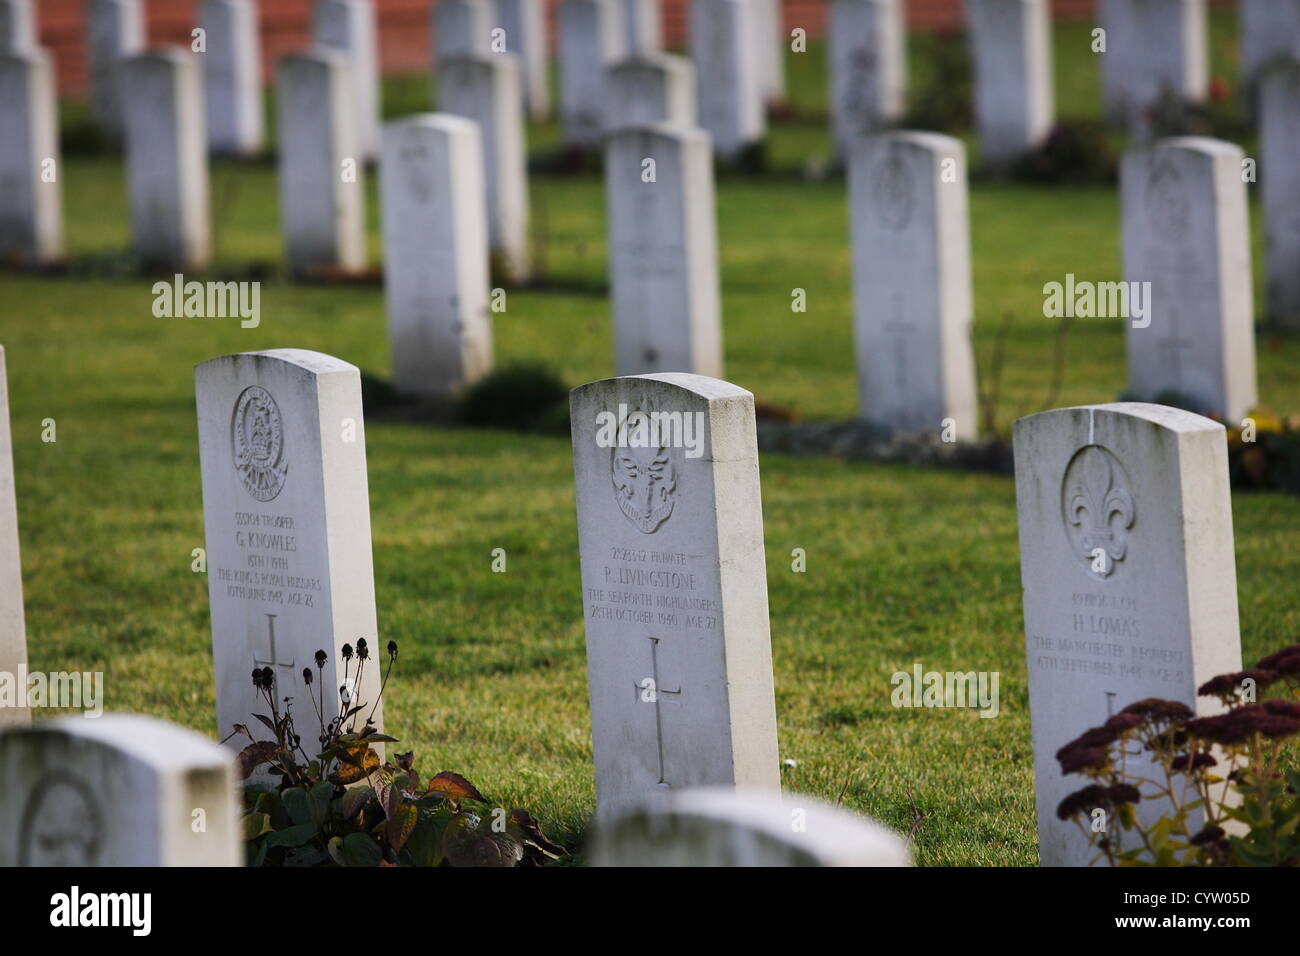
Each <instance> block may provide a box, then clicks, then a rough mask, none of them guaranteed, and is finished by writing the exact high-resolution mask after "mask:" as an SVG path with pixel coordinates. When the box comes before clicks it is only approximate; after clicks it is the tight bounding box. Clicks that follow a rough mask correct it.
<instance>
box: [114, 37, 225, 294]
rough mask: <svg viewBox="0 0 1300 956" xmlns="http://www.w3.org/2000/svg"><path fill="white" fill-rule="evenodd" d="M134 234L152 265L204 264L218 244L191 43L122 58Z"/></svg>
mask: <svg viewBox="0 0 1300 956" xmlns="http://www.w3.org/2000/svg"><path fill="white" fill-rule="evenodd" d="M121 78H122V107H123V110H124V117H123V119H124V121H125V129H126V175H127V187H128V192H129V194H130V198H131V239H132V243H133V245H134V247H135V250H136V252H137V253H138V254H139V255H140V256H141V258H143V259H144V261H145V262H146V263H147V264H148V265H150V266H165V267H167V268H175V269H178V270H184V269H201V268H202V267H203V266H204V265H206V264H207V261H208V256H209V255H210V254H211V249H212V227H211V223H210V219H209V212H208V151H207V133H206V131H205V129H204V121H203V76H202V74H201V73H200V66H199V62H198V59H197V58H196V56H195V55H194V54H193V53H191V52H190V51H189V50H188V49H182V48H180V47H169V48H163V49H158V50H151V51H149V52H147V53H141V54H140V55H139V56H134V57H131V58H130V59H129V60H124V61H123V63H122V71H121Z"/></svg>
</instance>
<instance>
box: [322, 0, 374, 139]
mask: <svg viewBox="0 0 1300 956" xmlns="http://www.w3.org/2000/svg"><path fill="white" fill-rule="evenodd" d="M312 37H313V40H314V42H315V44H316V45H317V46H321V47H327V48H329V49H333V50H339V51H340V52H342V53H344V54H346V55H347V58H348V68H349V69H348V82H349V83H350V84H351V86H352V97H353V103H354V104H355V106H354V109H353V114H352V115H353V117H354V123H355V125H356V137H357V148H358V149H359V150H360V151H361V155H362V156H363V157H364V158H365V159H366V160H371V159H374V158H375V157H376V156H378V155H379V116H380V113H381V110H380V105H379V103H380V88H379V38H378V33H377V27H376V24H375V8H374V5H373V4H372V3H371V0H316V6H315V7H314V9H313V15H312Z"/></svg>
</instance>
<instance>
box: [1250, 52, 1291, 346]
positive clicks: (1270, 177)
mask: <svg viewBox="0 0 1300 956" xmlns="http://www.w3.org/2000/svg"><path fill="white" fill-rule="evenodd" d="M1259 153H1260V161H1259V188H1260V193H1261V197H1262V198H1261V201H1260V204H1259V205H1260V210H1261V211H1262V212H1263V215H1264V261H1265V263H1266V265H1267V276H1268V280H1267V286H1268V317H1269V320H1270V321H1271V322H1273V323H1275V324H1277V325H1281V326H1287V327H1290V328H1293V329H1300V161H1297V157H1298V156H1300V61H1296V60H1286V61H1280V62H1277V63H1274V64H1273V65H1271V66H1270V67H1269V68H1268V69H1266V70H1265V71H1264V73H1263V74H1262V77H1261V79H1260V87H1259Z"/></svg>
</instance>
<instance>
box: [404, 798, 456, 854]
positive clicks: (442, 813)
mask: <svg viewBox="0 0 1300 956" xmlns="http://www.w3.org/2000/svg"><path fill="white" fill-rule="evenodd" d="M450 819H451V811H450V810H435V811H424V812H421V813H420V817H419V822H417V823H416V824H415V830H414V831H413V832H412V833H411V837H410V839H408V840H407V841H406V847H405V849H406V852H407V853H408V854H410V857H411V863H412V864H413V865H414V866H437V865H438V864H439V863H441V862H442V834H443V831H444V829H446V826H447V821H449V820H450Z"/></svg>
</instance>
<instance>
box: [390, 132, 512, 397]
mask: <svg viewBox="0 0 1300 956" xmlns="http://www.w3.org/2000/svg"><path fill="white" fill-rule="evenodd" d="M379 197H380V203H381V208H382V212H383V216H382V219H383V225H384V294H385V298H386V299H387V303H388V338H389V342H390V344H391V346H392V354H393V384H394V386H395V387H396V388H397V390H398V391H400V392H403V393H406V394H416V395H434V396H445V395H450V394H454V393H455V392H457V391H459V390H460V389H461V388H462V387H463V386H464V385H467V384H469V383H471V382H473V381H474V380H475V379H477V378H479V377H480V376H481V375H483V374H484V373H486V372H487V371H488V369H490V368H491V365H492V324H491V321H490V317H489V314H488V256H487V218H486V211H487V198H486V194H485V191H484V184H483V146H482V137H481V136H480V134H479V127H478V124H477V123H475V122H473V121H471V120H468V119H465V118H463V117H460V116H447V115H443V114H438V113H430V114H426V115H424V116H412V117H409V118H407V119H404V120H400V121H398V122H394V123H389V124H387V125H386V126H385V127H384V139H383V156H382V159H381V161H380V177H379Z"/></svg>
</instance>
